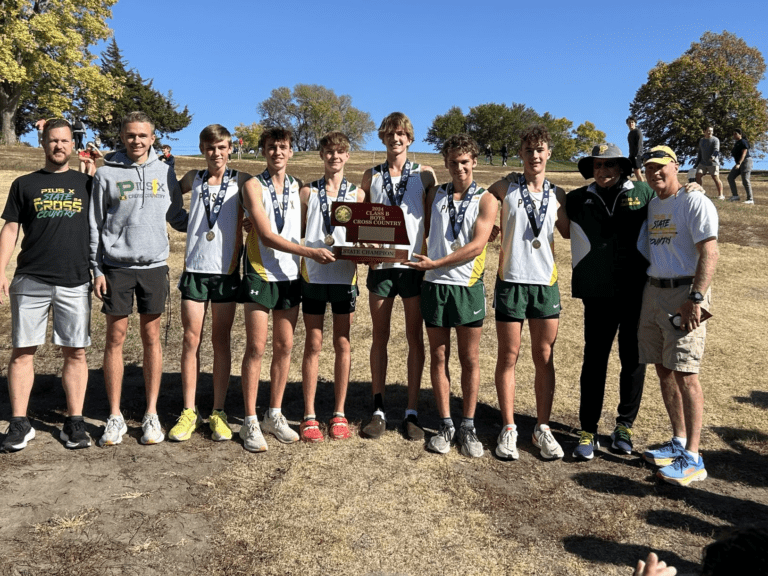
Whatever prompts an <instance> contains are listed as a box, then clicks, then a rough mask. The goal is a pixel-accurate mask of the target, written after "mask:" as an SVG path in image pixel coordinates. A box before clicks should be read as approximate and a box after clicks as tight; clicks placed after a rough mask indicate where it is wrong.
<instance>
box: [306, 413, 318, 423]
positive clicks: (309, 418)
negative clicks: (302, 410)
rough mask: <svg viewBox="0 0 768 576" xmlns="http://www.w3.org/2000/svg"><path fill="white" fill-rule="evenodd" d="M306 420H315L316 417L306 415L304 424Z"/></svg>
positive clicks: (314, 415)
mask: <svg viewBox="0 0 768 576" xmlns="http://www.w3.org/2000/svg"><path fill="white" fill-rule="evenodd" d="M307 420H317V415H316V414H307V415H306V416H304V422H306V421H307Z"/></svg>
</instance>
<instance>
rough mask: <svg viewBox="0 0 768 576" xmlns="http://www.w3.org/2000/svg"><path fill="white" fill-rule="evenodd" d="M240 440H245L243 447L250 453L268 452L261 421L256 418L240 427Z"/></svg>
mask: <svg viewBox="0 0 768 576" xmlns="http://www.w3.org/2000/svg"><path fill="white" fill-rule="evenodd" d="M240 438H241V439H242V440H243V446H244V447H245V449H246V450H248V451H249V452H266V451H267V441H266V440H264V436H263V434H262V433H261V427H260V426H259V421H258V420H257V419H256V418H253V419H252V420H251V421H250V422H245V423H243V425H242V426H240Z"/></svg>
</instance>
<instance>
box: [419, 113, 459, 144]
mask: <svg viewBox="0 0 768 576" xmlns="http://www.w3.org/2000/svg"><path fill="white" fill-rule="evenodd" d="M466 131H467V119H466V118H465V116H464V112H462V111H461V108H459V107H458V106H454V107H453V108H451V109H450V110H448V112H446V113H445V114H443V115H438V116H435V119H434V120H432V126H430V128H429V130H427V137H426V138H424V142H428V143H429V144H432V146H434V147H435V150H441V149H442V147H443V144H445V141H446V140H448V138H450V137H451V136H453V135H454V134H461V133H463V132H466Z"/></svg>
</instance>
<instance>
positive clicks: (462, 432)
mask: <svg viewBox="0 0 768 576" xmlns="http://www.w3.org/2000/svg"><path fill="white" fill-rule="evenodd" d="M458 440H459V444H461V453H462V454H464V456H469V457H470V458H481V457H482V456H483V445H482V444H481V443H480V440H478V439H477V432H476V431H475V429H474V428H468V427H467V426H461V427H459V437H458Z"/></svg>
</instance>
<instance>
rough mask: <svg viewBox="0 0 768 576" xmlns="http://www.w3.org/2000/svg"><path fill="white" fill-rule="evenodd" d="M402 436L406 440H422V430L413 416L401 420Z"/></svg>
mask: <svg viewBox="0 0 768 576" xmlns="http://www.w3.org/2000/svg"><path fill="white" fill-rule="evenodd" d="M403 435H404V436H405V438H406V439H407V440H414V441H418V442H421V441H422V440H424V428H422V427H421V424H419V419H418V418H417V417H416V416H415V415H413V414H409V415H408V416H406V417H405V420H403Z"/></svg>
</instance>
